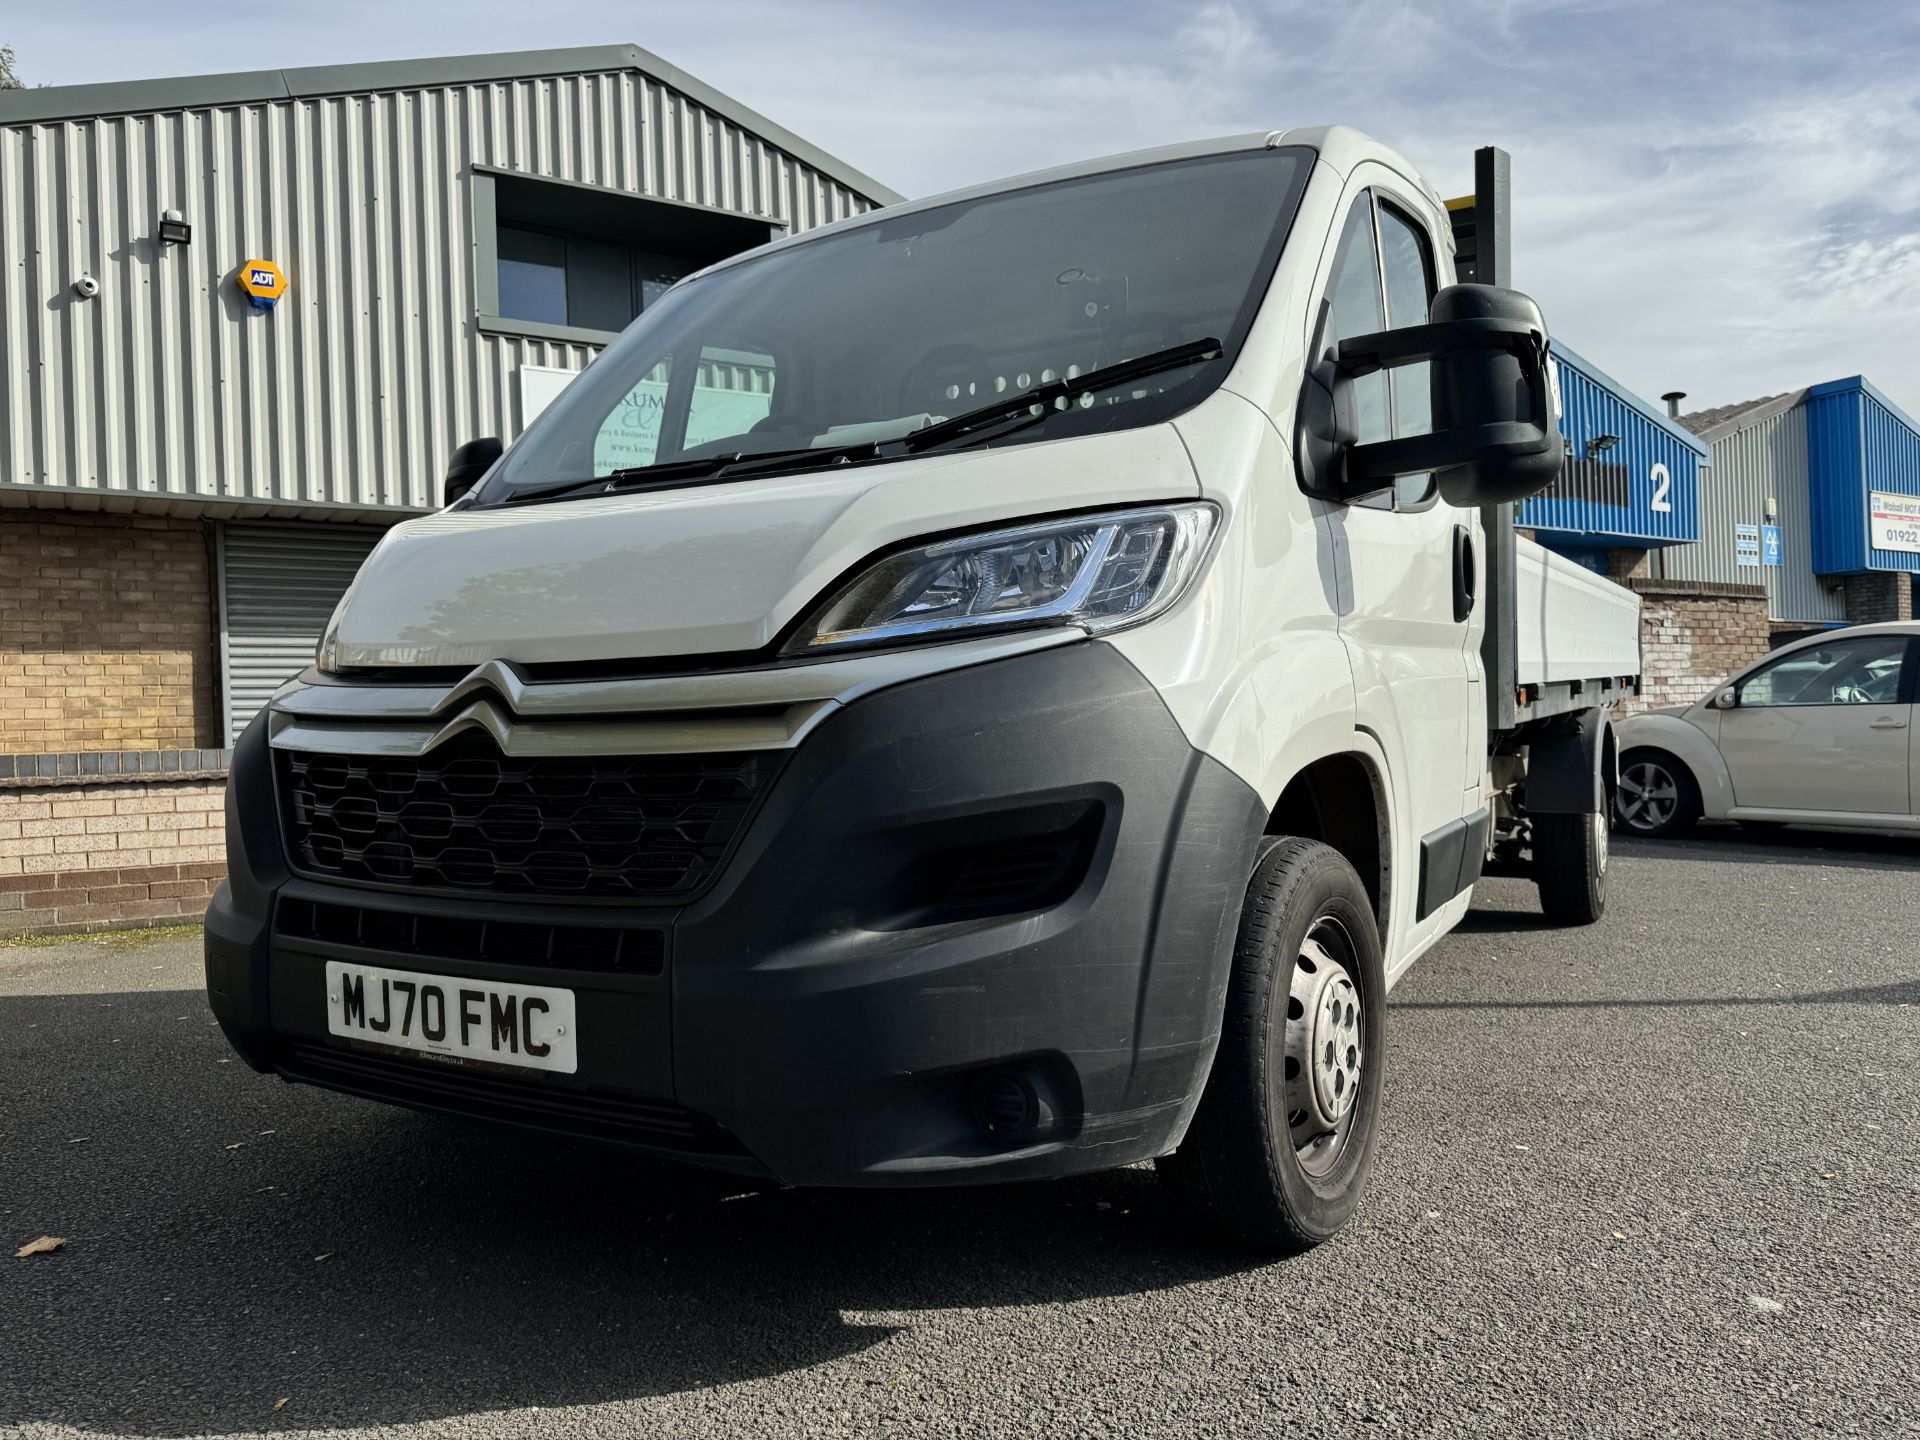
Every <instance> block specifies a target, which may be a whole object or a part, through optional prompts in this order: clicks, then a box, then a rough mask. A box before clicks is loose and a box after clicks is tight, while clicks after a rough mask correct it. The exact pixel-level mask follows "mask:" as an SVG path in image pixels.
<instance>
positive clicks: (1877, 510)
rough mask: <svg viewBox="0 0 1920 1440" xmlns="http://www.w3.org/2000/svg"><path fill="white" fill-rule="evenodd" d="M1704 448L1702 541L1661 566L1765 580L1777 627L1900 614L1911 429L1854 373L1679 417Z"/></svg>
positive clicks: (1915, 463)
mask: <svg viewBox="0 0 1920 1440" xmlns="http://www.w3.org/2000/svg"><path fill="white" fill-rule="evenodd" d="M1681 423H1682V424H1683V425H1686V426H1687V427H1688V428H1689V429H1691V430H1692V431H1694V433H1696V434H1697V435H1698V436H1699V437H1700V439H1701V440H1703V441H1704V442H1706V443H1707V444H1708V445H1710V446H1711V447H1712V450H1713V483H1712V485H1711V486H1710V487H1709V489H1708V492H1707V495H1706V505H1705V516H1704V520H1703V524H1702V526H1701V534H1700V543H1699V544H1698V545H1694V546H1689V547H1687V548H1686V549H1684V550H1681V551H1677V552H1674V553H1672V554H1671V555H1670V557H1669V561H1670V563H1669V573H1670V574H1672V575H1674V576H1676V577H1679V578H1687V579H1696V580H1705V581H1718V582H1722V583H1726V582H1733V581H1738V580H1741V579H1746V580H1749V581H1755V582H1757V583H1759V584H1761V585H1763V586H1764V587H1765V591H1766V606H1767V620H1768V624H1769V626H1770V628H1771V630H1772V631H1773V632H1775V633H1776V634H1777V635H1780V636H1787V635H1800V634H1804V633H1806V632H1807V631H1809V630H1812V629H1817V628H1819V627H1822V626H1830V625H1844V624H1861V623H1866V622H1869V621H1875V620H1909V619H1912V618H1913V614H1914V587H1915V584H1916V583H1917V581H1920V425H1916V423H1915V422H1914V420H1913V419H1912V417H1910V416H1909V415H1907V413H1906V412H1905V411H1903V410H1902V409H1901V408H1900V407H1899V406H1898V405H1895V404H1894V403H1893V402H1892V401H1891V400H1889V399H1888V398H1887V397H1886V396H1885V395H1883V394H1881V393H1880V391H1879V390H1878V389H1876V388H1875V387H1874V386H1873V385H1872V384H1870V383H1869V382H1868V381H1867V380H1866V378H1865V377H1864V376H1860V375H1854V376H1850V377H1849V378H1847V379H1844V380H1832V381H1828V382H1827V383H1825V384H1822V385H1814V386H1811V387H1809V388H1807V389H1805V390H1796V391H1792V392H1790V393H1788V394H1785V395H1772V396H1765V397H1763V398H1761V399H1759V400H1749V401H1747V402H1745V403H1744V404H1739V405H1727V406H1723V407H1721V408H1719V409H1715V410H1703V411H1699V412H1697V413H1695V414H1691V415H1684V416H1682V417H1681Z"/></svg>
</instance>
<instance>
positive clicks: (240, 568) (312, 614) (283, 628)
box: [220, 524, 383, 745]
mask: <svg viewBox="0 0 1920 1440" xmlns="http://www.w3.org/2000/svg"><path fill="white" fill-rule="evenodd" d="M382 533H383V532H381V531H380V530H377V529H369V528H366V527H364V526H357V525H353V526H349V525H322V524H307V525H299V524H294V525H237V524H233V525H223V526H221V527H220V640H221V661H222V663H221V685H222V687H223V694H222V699H223V703H224V706H225V716H226V725H227V743H228V744H229V745H231V744H232V743H233V742H234V740H235V739H237V738H238V737H239V734H240V732H241V731H242V730H244V729H246V728H247V723H248V722H249V721H251V720H252V719H253V717H254V716H255V715H257V714H258V713H259V712H260V708H261V707H262V706H263V705H265V704H266V703H267V701H268V699H269V698H271V696H272V695H273V692H274V691H275V690H278V689H279V688H280V686H281V684H282V683H283V682H284V681H286V680H287V679H288V678H289V677H290V676H293V675H297V674H299V673H300V672H301V671H302V670H304V669H306V668H307V666H308V665H310V664H312V663H313V651H314V647H315V646H316V645H318V644H319V643H320V633H321V631H323V630H325V629H326V628H327V621H328V620H329V619H331V618H332V616H333V607H334V606H335V605H337V604H339V603H340V597H341V596H342V595H344V594H346V592H347V586H348V585H350V584H352V583H353V577H354V576H355V574H357V573H358V572H359V569H360V562H361V561H362V560H365V559H366V558H367V555H368V553H369V552H370V551H371V550H372V549H373V547H374V544H375V542H377V541H378V540H379V539H380V536H381V534H382Z"/></svg>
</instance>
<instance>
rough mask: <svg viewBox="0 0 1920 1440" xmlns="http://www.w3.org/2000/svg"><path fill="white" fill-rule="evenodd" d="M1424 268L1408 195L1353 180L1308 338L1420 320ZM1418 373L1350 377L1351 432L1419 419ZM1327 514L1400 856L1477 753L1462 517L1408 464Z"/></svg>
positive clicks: (1444, 811) (1437, 821)
mask: <svg viewBox="0 0 1920 1440" xmlns="http://www.w3.org/2000/svg"><path fill="white" fill-rule="evenodd" d="M1436 273H1437V272H1436V269H1435V264H1434V251H1433V244H1432V240H1431V237H1430V234H1429V232H1428V230H1427V227H1426V226H1425V225H1424V224H1423V223H1421V222H1420V221H1419V220H1418V219H1416V218H1415V212H1414V210H1413V208H1412V207H1411V206H1408V207H1406V208H1402V207H1401V206H1397V205H1395V204H1394V203H1393V202H1392V200H1391V199H1390V198H1389V197H1388V196H1385V195H1382V194H1380V193H1379V191H1378V188H1377V187H1376V188H1368V189H1364V190H1362V191H1360V193H1359V194H1357V195H1356V196H1354V197H1353V199H1352V200H1351V202H1350V208H1349V209H1348V211H1347V216H1346V220H1345V224H1344V228H1343V229H1342V231H1341V234H1340V239H1339V241H1338V242H1337V246H1336V250H1335V253H1334V257H1333V261H1332V266H1331V269H1330V271H1329V274H1328V277H1327V287H1326V290H1325V292H1324V293H1325V295H1326V298H1327V300H1328V302H1329V305H1328V309H1327V328H1328V332H1329V333H1327V334H1326V335H1325V336H1324V338H1323V340H1322V343H1323V344H1331V343H1333V342H1334V341H1336V340H1339V339H1342V338H1345V337H1347V336H1352V335H1363V334H1367V333H1369V332H1371V331H1375V330H1382V329H1386V328H1389V327H1399V326H1403V325H1413V324H1419V323H1423V322H1424V321H1425V320H1426V318H1427V305H1428V301H1429V300H1430V299H1431V297H1432V295H1433V291H1434V286H1435V277H1436ZM1316 314H1317V311H1316ZM1427 384H1428V381H1427V374H1426V367H1425V366H1424V365H1422V366H1408V367H1404V368H1402V369H1400V370H1398V371H1395V372H1391V373H1377V374H1374V375H1370V376H1366V377H1364V378H1362V379H1361V380H1359V381H1357V382H1356V394H1355V400H1356V408H1357V411H1358V415H1357V418H1358V422H1359V430H1360V434H1359V440H1360V441H1361V443H1365V442H1367V441H1371V440H1383V439H1387V438H1389V437H1391V436H1396V435H1414V434H1420V433H1423V432H1424V431H1426V430H1429V429H1431V428H1432V417H1431V412H1430V408H1429V396H1428V390H1427ZM1329 518H1330V521H1331V524H1332V527H1333V532H1334V537H1335V555H1336V563H1337V564H1338V565H1339V566H1340V568H1341V569H1342V570H1343V571H1344V575H1343V579H1344V581H1345V583H1344V584H1343V586H1342V590H1343V593H1344V594H1345V595H1346V596H1347V597H1349V599H1348V603H1347V604H1346V605H1345V606H1344V607H1343V609H1344V611H1345V613H1344V614H1343V615H1342V616H1341V621H1340V625H1341V634H1342V636H1343V637H1344V639H1345V640H1346V642H1347V647H1348V651H1349V653H1350V655H1351V656H1352V659H1353V670H1354V679H1355V688H1356V700H1357V705H1358V710H1359V721H1360V723H1361V724H1362V725H1363V726H1366V727H1368V728H1370V729H1372V730H1373V731H1374V732H1375V733H1376V734H1377V735H1379V736H1380V737H1381V739H1382V742H1383V745H1384V747H1385V748H1386V750H1387V753H1388V756H1389V758H1390V760H1391V761H1392V763H1393V764H1394V765H1395V767H1396V770H1397V772H1398V773H1396V774H1395V775H1394V776H1393V777H1392V786H1393V790H1394V794H1395V797H1396V802H1395V803H1396V807H1397V809H1398V810H1399V811H1400V812H1401V814H1402V815H1403V816H1404V821H1403V823H1402V824H1401V826H1400V830H1401V834H1400V837H1399V839H1400V844H1399V847H1398V848H1399V849H1400V853H1401V854H1403V855H1406V856H1409V857H1411V856H1415V855H1417V854H1418V853H1419V842H1420V840H1421V839H1422V837H1424V836H1428V835H1431V834H1432V833H1433V832H1434V831H1435V830H1438V829H1439V828H1441V827H1442V826H1444V825H1446V824H1448V823H1449V822H1451V821H1453V820H1457V819H1458V818H1459V817H1460V816H1462V815H1463V814H1466V813H1467V812H1468V811H1469V810H1471V809H1472V808H1473V806H1472V805H1470V804H1469V803H1468V799H1467V797H1468V794H1469V790H1470V788H1472V787H1476V786H1477V785H1478V782H1479V779H1480V771H1481V768H1482V765H1483V761H1484V748H1485V744H1484V742H1485V736H1484V723H1485V722H1484V717H1483V715H1482V712H1481V710H1480V708H1479V706H1480V703H1481V702H1480V697H1479V694H1478V691H1477V689H1476V688H1475V687H1474V685H1473V683H1472V679H1473V676H1472V673H1470V668H1469V661H1470V657H1471V658H1473V659H1474V661H1475V663H1477V657H1476V656H1474V654H1473V647H1472V646H1471V645H1470V644H1469V643H1468V642H1469V639H1470V632H1471V630H1472V627H1473V624H1474V617H1473V615H1472V613H1471V612H1469V614H1468V615H1467V616H1466V618H1464V619H1461V618H1456V616H1457V607H1456V605H1455V603H1454V591H1455V583H1456V580H1455V571H1456V564H1457V563H1458V562H1457V560H1456V552H1457V550H1458V549H1459V547H1460V545H1461V543H1462V542H1463V540H1464V541H1465V543H1467V544H1472V543H1474V542H1473V518H1474V517H1473V516H1472V515H1471V514H1470V513H1467V512H1462V511H1456V510H1454V509H1453V508H1452V507H1451V506H1448V505H1446V504H1444V503H1442V502H1441V500H1440V498H1439V495H1438V493H1437V491H1436V489H1435V487H1434V483H1433V477H1432V476H1429V475H1418V476H1409V477H1406V478H1404V479H1402V480H1401V481H1399V482H1398V483H1397V484H1396V485H1395V486H1394V487H1393V489H1392V490H1390V491H1387V492H1385V493H1382V494H1380V495H1378V496H1374V497H1372V498H1370V499H1368V500H1365V501H1361V502H1359V503H1356V504H1353V505H1348V506H1344V507H1340V508H1339V509H1337V510H1336V511H1335V512H1334V513H1333V514H1332V515H1331V516H1330V517H1329ZM1476 742H1477V743H1476ZM1476 803H1477V802H1476ZM1411 889H1412V887H1411V886H1409V887H1406V889H1404V890H1403V892H1402V893H1403V894H1405V893H1408V892H1410V891H1411ZM1403 913H1404V914H1406V918H1407V920H1409V921H1412V920H1414V919H1415V918H1416V917H1415V916H1413V915H1412V914H1411V913H1408V912H1403Z"/></svg>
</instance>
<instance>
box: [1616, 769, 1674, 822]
mask: <svg viewBox="0 0 1920 1440" xmlns="http://www.w3.org/2000/svg"><path fill="white" fill-rule="evenodd" d="M1614 803H1615V808H1616V809H1617V810H1618V812H1619V815H1620V823H1621V824H1623V825H1625V826H1626V827H1627V828H1628V829H1629V830H1658V829H1660V827H1661V826H1663V825H1665V824H1667V823H1668V822H1669V821H1670V820H1672V819H1673V816H1674V812H1675V811H1677V810H1678V809H1679V808H1680V782H1679V781H1678V780H1676V779H1675V778H1674V776H1673V772H1672V771H1670V770H1668V769H1667V767H1666V766H1664V765H1662V764H1661V763H1660V762H1659V761H1657V760H1636V761H1634V763H1633V764H1631V765H1629V766H1627V767H1626V768H1625V769H1624V770H1622V771H1621V772H1620V790H1619V793H1618V795H1617V796H1616V798H1615V802H1614Z"/></svg>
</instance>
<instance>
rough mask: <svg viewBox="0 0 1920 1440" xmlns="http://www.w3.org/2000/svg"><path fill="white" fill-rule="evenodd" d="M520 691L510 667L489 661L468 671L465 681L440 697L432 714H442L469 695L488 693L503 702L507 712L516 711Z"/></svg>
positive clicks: (520, 688) (518, 680) (519, 685)
mask: <svg viewBox="0 0 1920 1440" xmlns="http://www.w3.org/2000/svg"><path fill="white" fill-rule="evenodd" d="M521 691H522V686H521V684H520V677H519V676H518V675H516V674H514V673H513V669H512V667H511V666H508V665H506V664H504V663H502V662H501V661H499V660H489V661H487V662H486V663H484V664H481V665H476V666H474V668H473V669H472V670H470V671H468V672H467V675H466V678H465V679H463V680H461V681H460V683H459V684H457V685H455V686H454V687H453V688H452V689H451V690H449V691H448V692H447V693H446V694H445V695H444V696H442V697H441V700H440V703H439V704H438V705H436V706H435V707H434V712H433V713H434V714H436V715H439V714H443V713H445V712H446V711H447V710H448V709H450V708H452V707H453V706H454V705H456V704H458V703H459V702H460V701H462V700H465V699H466V698H467V697H468V696H470V695H483V694H487V693H488V692H491V693H492V694H493V695H494V696H497V697H498V698H499V699H501V700H504V701H505V702H506V705H507V708H508V709H509V710H516V709H518V708H519V704H520V696H521Z"/></svg>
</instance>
